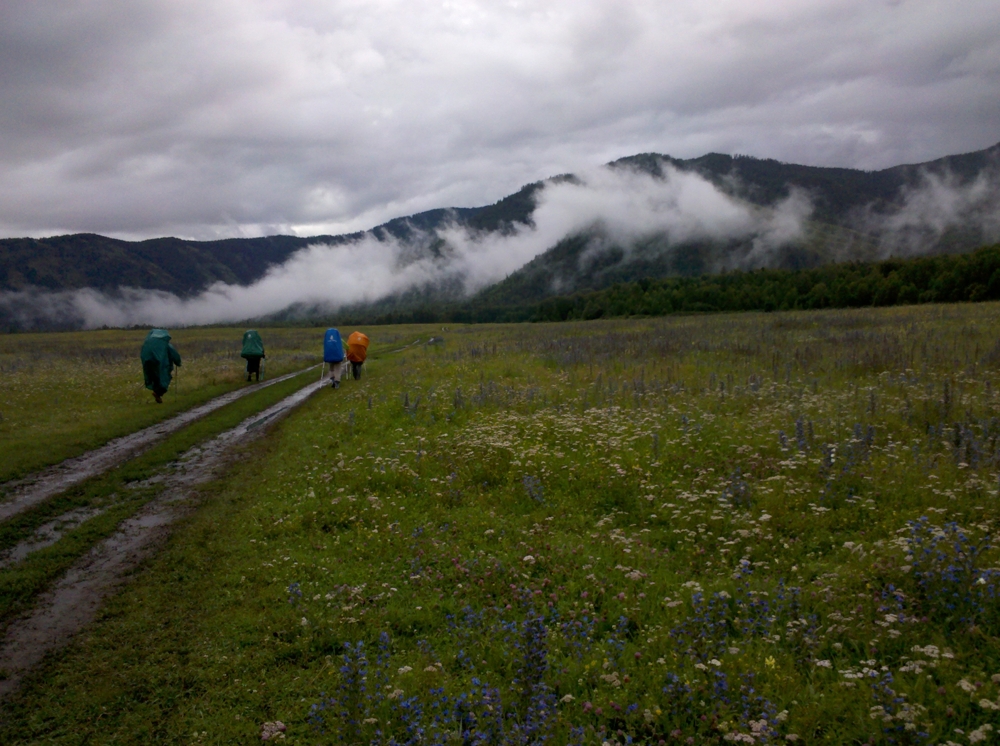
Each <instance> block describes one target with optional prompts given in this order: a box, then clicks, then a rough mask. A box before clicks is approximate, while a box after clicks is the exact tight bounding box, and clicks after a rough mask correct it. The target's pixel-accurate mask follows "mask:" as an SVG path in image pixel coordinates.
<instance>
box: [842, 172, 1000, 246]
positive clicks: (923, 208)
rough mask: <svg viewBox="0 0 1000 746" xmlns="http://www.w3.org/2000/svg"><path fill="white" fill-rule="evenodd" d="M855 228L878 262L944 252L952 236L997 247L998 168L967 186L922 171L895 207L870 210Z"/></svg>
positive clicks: (967, 182) (957, 179) (944, 175)
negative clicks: (871, 244)
mask: <svg viewBox="0 0 1000 746" xmlns="http://www.w3.org/2000/svg"><path fill="white" fill-rule="evenodd" d="M854 223H855V225H857V226H858V227H859V228H860V229H861V230H862V231H865V232H866V233H868V234H870V235H872V236H873V237H874V239H875V240H876V242H877V244H878V248H879V255H880V257H887V256H898V257H906V256H917V255H921V254H927V253H929V252H931V251H934V250H942V249H945V250H946V249H947V248H948V246H947V245H942V243H943V242H946V241H947V237H948V235H949V234H954V233H955V232H959V233H961V234H963V235H964V236H965V237H968V238H967V239H966V241H967V242H969V241H971V242H972V243H979V244H986V243H995V242H997V241H1000V168H998V164H997V163H993V164H991V166H990V167H988V168H986V169H985V170H983V171H982V172H980V173H979V174H978V175H977V176H976V177H975V178H974V179H971V180H969V179H962V178H961V177H960V176H958V175H956V174H954V173H952V172H950V171H945V172H943V173H935V172H931V171H927V170H924V171H922V172H920V174H919V177H918V181H917V183H916V184H915V185H913V186H909V187H906V188H904V189H903V192H902V195H901V199H900V201H899V204H898V205H896V206H894V207H891V208H888V209H881V210H876V209H873V208H871V207H868V208H866V209H864V210H861V211H859V212H858V214H857V215H856V216H855V217H854Z"/></svg>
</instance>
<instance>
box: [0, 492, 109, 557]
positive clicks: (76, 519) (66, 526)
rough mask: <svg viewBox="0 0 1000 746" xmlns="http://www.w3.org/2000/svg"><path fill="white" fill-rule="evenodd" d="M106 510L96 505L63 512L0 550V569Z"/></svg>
mask: <svg viewBox="0 0 1000 746" xmlns="http://www.w3.org/2000/svg"><path fill="white" fill-rule="evenodd" d="M105 510H106V508H94V507H86V508H74V509H73V510H71V511H69V512H68V513H63V514H62V515H61V516H59V517H58V518H55V519H53V520H51V521H49V522H48V523H45V524H43V525H41V526H39V527H38V528H37V529H35V533H34V534H33V535H32V536H31V538H30V539H25V540H24V541H22V542H20V543H19V544H16V545H15V546H13V547H11V548H10V549H8V550H6V551H4V552H0V570H3V569H4V568H5V567H10V566H11V565H16V564H17V563H18V562H20V561H21V560H23V559H24V558H25V557H27V556H28V555H29V554H32V553H33V552H37V551H38V550H39V549H45V547H50V546H52V545H53V544H55V543H56V542H57V541H59V540H60V539H61V538H62V537H63V536H64V535H65V534H66V533H67V532H69V531H72V530H73V529H75V528H77V527H79V526H80V524H81V523H86V522H87V521H89V520H90V519H91V518H96V517H97V516H99V515H100V514H101V513H103V512H104V511H105Z"/></svg>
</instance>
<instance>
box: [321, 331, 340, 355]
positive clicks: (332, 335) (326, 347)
mask: <svg viewBox="0 0 1000 746" xmlns="http://www.w3.org/2000/svg"><path fill="white" fill-rule="evenodd" d="M343 359H344V343H343V342H341V341H340V332H339V331H337V330H336V329H327V330H326V334H325V335H323V362H324V363H339V362H341V361H342V360H343Z"/></svg>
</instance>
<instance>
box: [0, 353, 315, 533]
mask: <svg viewBox="0 0 1000 746" xmlns="http://www.w3.org/2000/svg"><path fill="white" fill-rule="evenodd" d="M315 367H317V366H315V365H313V366H310V367H308V368H303V369H302V370H299V371H295V372H294V373H288V374H286V375H283V376H279V377H278V378H274V379H272V380H270V381H266V382H265V383H260V384H256V385H253V386H247V387H246V388H242V389H237V390H236V391H231V392H229V393H228V394H223V395H222V396H219V397H216V398H215V399H212V400H211V401H208V402H205V403H204V404H201V405H199V406H197V407H194V408H193V409H189V410H188V411H186V412H181V413H180V414H179V415H176V416H174V417H171V418H170V419H169V420H164V421H163V422H159V423H157V424H155V425H151V426H150V427H147V428H145V429H143V430H139V431H138V432H135V433H132V434H131V435H125V436H123V437H121V438H115V439H114V440H111V441H108V443H106V444H105V445H103V446H101V447H100V448H97V449H95V450H93V451H88V452H87V453H85V454H83V455H82V456H77V457H76V458H71V459H67V460H66V461H63V462H62V463H59V464H56V465H55V466H51V467H49V468H48V469H45V470H43V471H40V472H38V473H36V474H33V475H32V476H30V477H27V478H25V479H21V480H18V481H16V482H8V483H7V484H4V485H2V486H0V491H2V492H3V495H4V497H5V498H6V500H5V501H4V502H0V521H5V520H7V519H9V518H11V517H13V516H15V515H17V514H18V513H21V512H23V511H25V510H28V509H29V508H31V507H34V506H35V505H38V504H39V503H41V502H44V501H45V500H47V499H49V498H50V497H52V496H54V495H58V494H59V493H60V492H64V491H66V490H67V489H69V488H70V487H74V486H76V485H78V484H80V483H81V482H83V481H85V480H87V479H90V478H91V477H95V476H97V475H98V474H103V473H104V472H106V471H108V470H109V469H112V468H114V467H115V466H118V465H119V464H121V463H123V462H125V461H127V460H128V459H130V458H133V457H135V456H137V455H139V454H140V453H142V452H143V451H146V450H149V449H150V448H151V447H152V446H154V445H155V444H156V443H157V442H159V441H161V440H163V439H164V438H165V437H167V436H168V435H170V434H171V433H174V432H176V431H178V430H180V429H181V428H182V427H184V426H185V425H190V424H191V423H192V422H194V421H195V420H197V419H200V418H202V417H204V416H205V415H207V414H209V413H211V412H214V411H215V410H217V409H220V408H221V407H224V406H226V405H227V404H231V403H232V402H234V401H236V400H237V399H241V398H243V397H244V396H247V395H248V394H252V393H253V392H254V391H260V389H262V388H267V387H268V386H273V385H274V384H276V383H281V382H282V381H287V380H288V379H289V378H292V377H293V376H297V375H299V373H303V372H305V371H307V370H312V368H315Z"/></svg>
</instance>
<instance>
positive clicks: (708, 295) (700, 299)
mask: <svg viewBox="0 0 1000 746" xmlns="http://www.w3.org/2000/svg"><path fill="white" fill-rule="evenodd" d="M981 300H1000V244H995V245H992V246H984V247H982V248H980V249H977V250H976V251H974V252H972V253H970V254H957V255H947V256H933V257H921V258H917V259H887V260H885V261H881V262H849V263H846V264H828V265H826V266H823V267H817V268H814V269H801V270H784V269H760V270H754V271H749V272H727V273H724V274H719V275H703V276H700V277H669V278H663V279H641V280H638V281H636V282H624V283H619V284H616V285H612V286H610V287H608V288H604V289H602V290H593V291H584V292H579V293H575V294H573V295H565V296H555V297H552V298H547V299H546V300H544V301H542V302H540V303H532V304H523V305H496V304H484V303H482V302H481V301H480V302H477V301H476V300H475V299H473V300H470V301H466V302H463V303H440V304H427V305H422V306H418V307H413V308H408V309H406V308H400V309H394V310H392V311H388V312H382V313H371V312H368V313H365V312H358V311H356V312H354V313H350V314H346V315H344V314H342V315H338V316H337V318H336V321H337V322H339V323H345V324H373V323H375V324H413V323H489V322H517V321H570V320H580V319H597V318H606V317H622V316H665V315H668V314H672V313H710V312H721V311H790V310H797V309H817V308H863V307H867V306H893V305H906V304H913V303H950V302H961V301H981Z"/></svg>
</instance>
